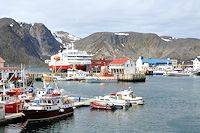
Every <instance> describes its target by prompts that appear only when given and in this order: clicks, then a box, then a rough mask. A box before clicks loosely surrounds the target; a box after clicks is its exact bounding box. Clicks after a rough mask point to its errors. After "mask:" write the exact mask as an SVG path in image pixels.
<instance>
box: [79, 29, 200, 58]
mask: <svg viewBox="0 0 200 133" xmlns="http://www.w3.org/2000/svg"><path fill="white" fill-rule="evenodd" d="M75 46H76V48H78V49H82V50H86V51H88V52H90V53H92V54H94V56H95V57H96V58H99V57H102V56H103V57H105V58H118V57H128V58H131V59H133V60H136V59H137V58H138V57H139V56H141V55H142V56H144V57H145V58H172V59H178V60H180V61H183V60H184V61H186V60H191V59H193V58H194V57H196V56H197V55H200V40H199V39H194V38H185V39H184V38H180V39H175V38H173V37H170V36H161V37H159V36H158V35H156V34H153V33H137V32H122V33H120V32H117V33H113V32H98V33H94V34H92V35H90V36H88V37H86V38H83V39H81V40H79V41H76V42H75Z"/></svg>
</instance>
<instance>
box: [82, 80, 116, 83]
mask: <svg viewBox="0 0 200 133" xmlns="http://www.w3.org/2000/svg"><path fill="white" fill-rule="evenodd" d="M85 82H86V83H117V82H118V80H117V79H86V80H85Z"/></svg>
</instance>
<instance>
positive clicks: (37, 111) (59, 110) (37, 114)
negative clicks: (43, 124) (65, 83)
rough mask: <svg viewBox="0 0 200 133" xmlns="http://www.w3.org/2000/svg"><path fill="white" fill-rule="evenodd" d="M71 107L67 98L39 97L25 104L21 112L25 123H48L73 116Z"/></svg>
mask: <svg viewBox="0 0 200 133" xmlns="http://www.w3.org/2000/svg"><path fill="white" fill-rule="evenodd" d="M73 111H74V110H73V107H72V104H71V103H70V102H69V100H68V99H67V97H64V96H50V97H41V98H37V99H34V100H32V101H31V102H29V103H25V104H24V107H23V109H22V112H23V113H24V114H25V118H26V119H27V121H48V120H51V119H55V118H59V117H66V116H72V115H73Z"/></svg>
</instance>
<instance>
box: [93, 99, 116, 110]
mask: <svg viewBox="0 0 200 133" xmlns="http://www.w3.org/2000/svg"><path fill="white" fill-rule="evenodd" d="M90 106H91V107H92V108H94V109H107V110H113V109H114V108H115V107H114V104H110V103H106V102H97V101H93V102H90Z"/></svg>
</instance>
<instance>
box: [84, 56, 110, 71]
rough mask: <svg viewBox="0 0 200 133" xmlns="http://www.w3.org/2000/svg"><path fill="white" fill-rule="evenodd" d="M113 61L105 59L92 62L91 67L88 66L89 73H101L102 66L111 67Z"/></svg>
mask: <svg viewBox="0 0 200 133" xmlns="http://www.w3.org/2000/svg"><path fill="white" fill-rule="evenodd" d="M110 62H112V60H106V59H103V58H100V59H96V60H91V65H89V66H88V68H87V71H91V72H100V70H101V66H109V64H110Z"/></svg>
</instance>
